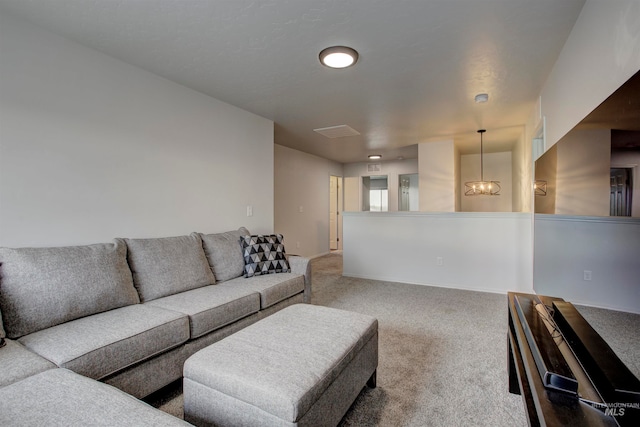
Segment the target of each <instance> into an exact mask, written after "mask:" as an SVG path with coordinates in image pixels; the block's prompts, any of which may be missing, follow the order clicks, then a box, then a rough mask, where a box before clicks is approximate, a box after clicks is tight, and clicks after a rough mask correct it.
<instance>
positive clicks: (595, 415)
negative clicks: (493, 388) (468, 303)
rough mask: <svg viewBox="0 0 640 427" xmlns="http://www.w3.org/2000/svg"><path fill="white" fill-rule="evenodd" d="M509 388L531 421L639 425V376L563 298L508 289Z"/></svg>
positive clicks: (539, 423)
mask: <svg viewBox="0 0 640 427" xmlns="http://www.w3.org/2000/svg"><path fill="white" fill-rule="evenodd" d="M508 301H509V310H508V311H509V333H508V347H509V351H508V369H509V391H510V392H511V393H515V394H521V395H522V398H523V401H524V404H525V409H526V411H527V416H528V418H529V425H531V426H620V427H626V426H640V381H638V379H637V378H636V377H635V376H634V375H633V373H631V371H629V369H628V368H627V367H626V366H625V365H624V363H622V361H621V360H620V359H619V358H618V356H616V354H615V353H614V352H613V350H611V347H609V345H608V344H607V343H606V342H605V341H604V339H602V337H600V335H599V334H598V333H597V332H596V331H595V330H594V329H593V328H592V327H591V325H589V323H588V322H587V321H586V320H585V319H584V318H583V317H582V315H581V314H580V313H579V312H578V310H576V308H575V307H574V306H573V305H572V304H571V303H568V302H565V301H564V300H563V299H561V298H554V297H547V296H541V295H533V294H523V293H516V292H509V294H508Z"/></svg>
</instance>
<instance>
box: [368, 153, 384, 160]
mask: <svg viewBox="0 0 640 427" xmlns="http://www.w3.org/2000/svg"><path fill="white" fill-rule="evenodd" d="M381 158H382V155H381V154H371V155H370V156H369V160H380V159H381Z"/></svg>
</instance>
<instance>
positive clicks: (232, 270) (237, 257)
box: [200, 227, 250, 282]
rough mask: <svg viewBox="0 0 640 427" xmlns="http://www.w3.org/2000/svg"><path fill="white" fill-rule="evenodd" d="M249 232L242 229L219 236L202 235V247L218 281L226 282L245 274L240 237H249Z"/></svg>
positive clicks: (219, 234)
mask: <svg viewBox="0 0 640 427" xmlns="http://www.w3.org/2000/svg"><path fill="white" fill-rule="evenodd" d="M249 234H250V233H249V230H247V229H246V228H244V227H240V228H239V229H238V230H236V231H227V232H226V233H218V234H200V236H201V237H202V246H203V247H204V253H205V254H206V256H207V260H208V261H209V265H211V270H213V274H214V275H215V276H216V281H218V282H224V281H225V280H229V279H233V278H236V277H239V276H242V273H243V272H244V258H243V257H242V249H241V248H240V245H238V242H239V241H240V237H243V236H248V235H249Z"/></svg>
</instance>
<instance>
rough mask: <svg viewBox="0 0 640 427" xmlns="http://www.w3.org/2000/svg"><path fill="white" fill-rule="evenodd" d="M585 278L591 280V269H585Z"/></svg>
mask: <svg viewBox="0 0 640 427" xmlns="http://www.w3.org/2000/svg"><path fill="white" fill-rule="evenodd" d="M584 280H586V281H587V282H588V281H590V280H591V270H585V271H584Z"/></svg>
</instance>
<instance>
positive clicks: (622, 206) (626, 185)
mask: <svg viewBox="0 0 640 427" xmlns="http://www.w3.org/2000/svg"><path fill="white" fill-rule="evenodd" d="M632 173H633V169H632V168H611V192H610V196H609V215H611V216H631V194H632V191H633V189H632V184H631V183H632V182H633V180H632Z"/></svg>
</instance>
